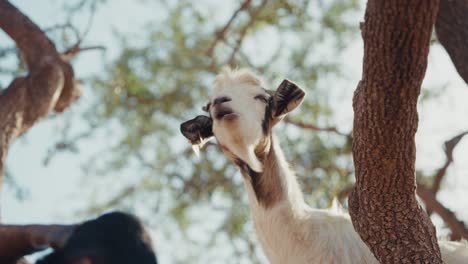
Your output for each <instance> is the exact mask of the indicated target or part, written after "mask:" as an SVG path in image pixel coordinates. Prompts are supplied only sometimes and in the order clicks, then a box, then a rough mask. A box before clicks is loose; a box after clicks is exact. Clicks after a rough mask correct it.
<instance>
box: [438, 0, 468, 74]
mask: <svg viewBox="0 0 468 264" xmlns="http://www.w3.org/2000/svg"><path fill="white" fill-rule="evenodd" d="M467 14H468V0H440V3H439V12H438V13H437V21H436V24H435V30H436V34H437V38H438V39H439V41H440V43H441V44H442V46H444V48H445V50H447V53H448V54H449V55H450V58H451V59H452V62H453V63H454V65H455V68H456V69H457V71H458V73H459V74H460V76H461V77H462V78H463V80H464V81H465V82H466V83H468V50H467V47H468V19H466V17H467Z"/></svg>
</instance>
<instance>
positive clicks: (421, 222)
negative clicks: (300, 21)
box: [349, 0, 442, 263]
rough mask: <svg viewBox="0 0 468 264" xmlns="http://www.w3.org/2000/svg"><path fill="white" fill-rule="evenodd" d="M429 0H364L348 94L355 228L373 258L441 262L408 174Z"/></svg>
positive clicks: (431, 15) (433, 5)
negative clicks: (359, 47) (358, 72)
mask: <svg viewBox="0 0 468 264" xmlns="http://www.w3.org/2000/svg"><path fill="white" fill-rule="evenodd" d="M437 6H438V1H437V0H419V1H416V0H412V1H408V0H395V1H383V0H369V1H368V4H367V8H366V14H365V23H364V24H363V25H362V28H361V30H362V36H363V39H364V65H363V75H362V80H361V81H360V83H359V85H358V87H357V89H356V91H355V94H354V98H353V109H354V112H355V116H354V128H353V135H354V142H353V157H354V164H355V167H356V184H355V186H354V188H353V191H352V193H351V194H350V197H349V205H350V214H351V218H352V221H353V224H354V227H355V229H356V231H357V232H358V233H359V235H360V236H361V238H362V239H363V241H364V242H365V243H366V244H367V245H368V246H369V247H370V249H371V251H372V252H373V254H374V255H375V256H376V258H377V259H378V260H379V261H380V262H381V263H442V260H441V255H440V250H439V247H438V244H437V239H436V236H435V228H434V226H433V225H432V223H431V221H430V219H429V218H428V217H427V215H426V214H425V213H424V211H423V210H422V208H421V207H420V206H419V204H418V202H417V200H416V195H415V189H416V181H415V158H416V147H415V140H414V137H415V133H416V130H417V126H418V114H417V109H416V104H417V100H418V96H419V92H420V88H421V83H422V80H423V77H424V74H425V71H426V67H427V55H428V52H429V41H430V38H431V30H432V26H433V25H434V21H435V18H436V13H437Z"/></svg>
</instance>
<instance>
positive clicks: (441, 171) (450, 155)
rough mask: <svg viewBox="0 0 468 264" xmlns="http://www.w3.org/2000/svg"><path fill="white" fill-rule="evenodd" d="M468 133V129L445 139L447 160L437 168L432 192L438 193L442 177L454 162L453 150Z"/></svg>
mask: <svg viewBox="0 0 468 264" xmlns="http://www.w3.org/2000/svg"><path fill="white" fill-rule="evenodd" d="M467 134H468V131H465V132H463V133H460V134H458V135H456V136H455V137H453V138H451V139H450V140H447V141H445V143H444V152H445V157H446V160H445V163H444V165H443V166H442V167H441V168H440V169H439V170H437V173H436V174H435V176H434V181H433V183H432V187H431V191H432V193H433V194H434V195H435V194H437V192H438V191H439V189H440V185H441V183H442V179H443V178H444V176H445V173H446V172H447V169H448V167H449V166H450V164H451V163H452V162H453V150H454V149H455V147H456V146H457V144H458V143H459V142H460V140H461V139H462V138H463V137H464V136H465V135H467ZM428 214H429V213H428ZM429 215H430V214H429Z"/></svg>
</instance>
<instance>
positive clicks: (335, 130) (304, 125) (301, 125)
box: [284, 118, 349, 136]
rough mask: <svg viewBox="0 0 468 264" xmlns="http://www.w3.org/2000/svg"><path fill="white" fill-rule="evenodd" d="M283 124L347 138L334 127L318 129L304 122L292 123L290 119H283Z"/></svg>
mask: <svg viewBox="0 0 468 264" xmlns="http://www.w3.org/2000/svg"><path fill="white" fill-rule="evenodd" d="M284 122H286V123H288V124H291V125H295V126H297V127H300V128H304V129H309V130H313V131H317V132H331V133H335V134H337V135H340V136H349V135H348V134H346V133H343V132H340V131H338V129H337V128H336V127H318V126H316V125H314V124H310V123H304V122H301V121H294V120H291V119H290V118H285V119H284Z"/></svg>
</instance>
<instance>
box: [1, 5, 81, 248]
mask: <svg viewBox="0 0 468 264" xmlns="http://www.w3.org/2000/svg"><path fill="white" fill-rule="evenodd" d="M0 28H1V29H2V30H4V31H5V32H6V33H7V34H8V35H9V36H10V37H11V39H12V40H13V41H14V42H15V43H16V45H17V47H18V49H19V50H20V52H21V55H22V58H23V60H24V61H25V63H26V65H27V67H28V75H27V76H24V77H18V78H16V79H14V80H13V81H12V82H11V84H10V85H9V86H8V87H7V89H5V90H4V91H2V92H1V94H0V189H1V185H2V180H3V177H4V174H5V160H6V156H7V152H8V148H9V147H10V145H11V144H12V143H13V142H14V141H15V139H16V138H18V137H19V136H21V135H22V134H23V133H24V132H26V131H27V130H28V129H29V128H31V126H33V124H34V123H36V122H37V121H38V120H40V119H41V118H43V117H45V116H47V114H48V113H49V112H50V111H52V110H54V111H57V112H61V111H63V110H64V109H65V108H67V107H68V106H69V105H71V104H72V103H73V102H74V101H75V100H76V99H77V98H78V97H79V95H80V94H81V93H80V89H79V86H78V85H77V84H76V82H75V79H74V75H73V69H72V67H71V66H70V64H69V63H68V61H67V60H68V59H70V58H71V57H70V56H67V57H66V58H65V57H62V56H61V55H60V54H59V53H58V52H57V50H56V48H55V46H54V44H53V43H52V42H51V41H50V40H49V39H48V38H47V36H46V34H45V33H44V32H43V31H41V29H40V28H39V27H38V26H36V25H35V24H34V23H33V22H32V21H31V20H30V19H29V18H28V17H26V16H25V15H24V14H22V13H21V11H19V10H18V9H17V8H15V7H14V6H13V5H12V4H10V3H9V2H8V1H6V0H0ZM13 242H14V241H12V243H13ZM28 246H29V245H24V247H25V248H26V247H28ZM1 253H2V252H0V255H2V254H1ZM9 254H10V255H11V252H9Z"/></svg>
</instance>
